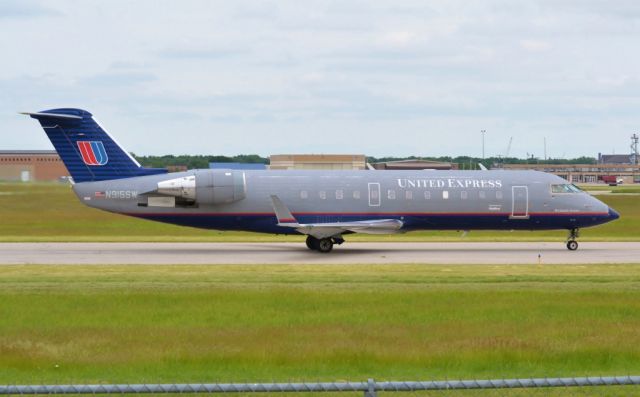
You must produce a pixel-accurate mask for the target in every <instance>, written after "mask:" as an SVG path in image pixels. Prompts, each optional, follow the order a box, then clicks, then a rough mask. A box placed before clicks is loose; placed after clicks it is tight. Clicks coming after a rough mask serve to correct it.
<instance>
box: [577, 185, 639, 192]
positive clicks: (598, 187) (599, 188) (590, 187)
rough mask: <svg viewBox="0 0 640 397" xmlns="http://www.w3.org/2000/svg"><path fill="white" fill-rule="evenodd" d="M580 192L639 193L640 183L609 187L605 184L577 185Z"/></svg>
mask: <svg viewBox="0 0 640 397" xmlns="http://www.w3.org/2000/svg"><path fill="white" fill-rule="evenodd" d="M578 186H579V187H580V188H581V189H582V190H586V191H610V192H611V193H640V183H638V184H632V185H629V184H621V185H617V186H609V185H607V184H598V185H578Z"/></svg>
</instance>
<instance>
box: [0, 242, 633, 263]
mask: <svg viewBox="0 0 640 397" xmlns="http://www.w3.org/2000/svg"><path fill="white" fill-rule="evenodd" d="M382 263H423V264H478V265H482V264H538V263H543V264H591V263H593V264H595V263H638V264H640V242H606V243H605V242H583V243H580V248H579V249H578V250H577V251H569V250H567V249H566V247H565V246H564V244H563V243H562V242H553V243H541V242H540V243H536V242H533V243H353V242H347V243H345V244H343V245H342V246H336V247H335V248H334V250H333V252H331V253H328V254H323V253H319V252H314V251H309V250H308V249H307V248H306V246H305V245H304V244H303V243H0V264H5V265H6V264H78V265H80V264H95V265H99V264H382Z"/></svg>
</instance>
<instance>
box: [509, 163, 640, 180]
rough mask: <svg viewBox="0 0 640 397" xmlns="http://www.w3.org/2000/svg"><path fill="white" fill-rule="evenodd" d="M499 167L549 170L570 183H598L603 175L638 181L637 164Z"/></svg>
mask: <svg viewBox="0 0 640 397" xmlns="http://www.w3.org/2000/svg"><path fill="white" fill-rule="evenodd" d="M499 168H504V169H507V170H536V171H543V172H549V173H552V174H555V175H558V176H559V177H561V178H564V179H566V180H567V181H569V182H571V183H598V182H602V177H603V176H616V177H620V178H622V180H623V183H634V182H640V165H637V164H503V165H501V166H500V167H499Z"/></svg>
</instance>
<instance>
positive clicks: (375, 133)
mask: <svg viewBox="0 0 640 397" xmlns="http://www.w3.org/2000/svg"><path fill="white" fill-rule="evenodd" d="M0 50H1V52H0V53H1V54H2V55H1V56H0V149H51V148H52V145H51V144H50V143H49V142H48V140H47V138H46V136H45V134H44V132H43V131H42V130H41V129H40V127H39V125H38V124H37V122H36V121H35V120H32V119H29V118H27V117H26V116H21V115H18V114H17V112H19V111H40V110H45V109H51V108H59V107H79V108H83V109H86V110H88V111H90V112H91V113H93V114H94V116H95V118H96V119H98V120H99V121H100V123H101V124H102V125H103V126H105V127H106V128H107V129H108V131H109V132H110V133H111V134H112V135H113V136H114V137H115V138H116V139H117V140H118V141H119V142H120V143H121V144H122V145H123V146H124V148H125V149H126V150H128V151H130V152H134V153H136V154H138V155H161V154H176V155H177V154H216V155H218V154H222V155H235V154H260V155H263V156H267V155H270V154H281V153H354V154H366V155H370V156H376V157H381V156H410V155H416V156H425V157H428V156H444V155H452V156H456V155H472V156H481V155H482V134H481V133H480V131H481V130H486V134H485V153H486V156H487V157H488V156H498V155H500V156H504V155H506V154H507V147H508V144H509V140H510V138H511V137H513V143H512V145H511V151H510V153H509V155H510V156H517V157H525V156H529V155H535V156H537V157H541V158H542V157H544V141H545V139H546V147H547V156H548V157H554V158H571V157H578V156H582V155H586V156H597V153H598V152H603V153H629V152H630V148H629V145H630V136H631V134H633V133H634V132H638V131H639V130H640V90H639V89H640V2H638V1H637V0H633V1H606V2H605V1H599V0H579V1H574V0H540V1H535V0H532V1H513V0H509V1H491V0H483V1H473V0H464V1H457V0H445V1H436V0H434V1H428V2H425V1H398V0H393V1H391V0H390V1H385V2H381V1H377V0H366V1H347V0H336V1H275V2H272V1H190V0H181V1H143V0H138V1H118V0H108V1H84V0H83V1H66V0H57V1H41V2H39V1H33V0H20V1H13V0H0Z"/></svg>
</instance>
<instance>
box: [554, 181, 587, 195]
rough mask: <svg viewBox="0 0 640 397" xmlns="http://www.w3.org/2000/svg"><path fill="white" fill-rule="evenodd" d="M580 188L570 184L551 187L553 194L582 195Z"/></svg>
mask: <svg viewBox="0 0 640 397" xmlns="http://www.w3.org/2000/svg"><path fill="white" fill-rule="evenodd" d="M580 192H582V190H580V188H579V187H577V186H576V185H572V184H569V183H563V184H562V185H551V193H580Z"/></svg>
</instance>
